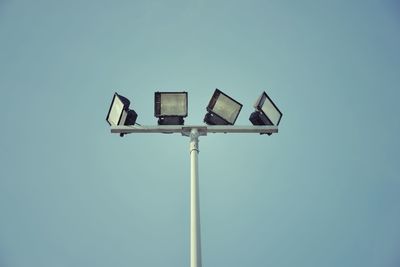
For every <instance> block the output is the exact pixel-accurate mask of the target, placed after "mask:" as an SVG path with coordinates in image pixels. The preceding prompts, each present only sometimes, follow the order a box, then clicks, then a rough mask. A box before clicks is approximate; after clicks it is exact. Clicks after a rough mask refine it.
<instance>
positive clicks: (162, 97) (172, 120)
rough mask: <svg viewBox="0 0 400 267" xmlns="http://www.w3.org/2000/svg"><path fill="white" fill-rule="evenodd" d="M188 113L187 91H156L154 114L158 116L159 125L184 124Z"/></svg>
mask: <svg viewBox="0 0 400 267" xmlns="http://www.w3.org/2000/svg"><path fill="white" fill-rule="evenodd" d="M187 114H188V94H187V92H155V93H154V116H155V117H157V118H158V125H183V124H184V119H183V118H185V117H187Z"/></svg>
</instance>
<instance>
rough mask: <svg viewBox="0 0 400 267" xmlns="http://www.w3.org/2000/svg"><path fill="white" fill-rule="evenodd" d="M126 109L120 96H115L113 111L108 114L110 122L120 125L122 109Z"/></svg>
mask: <svg viewBox="0 0 400 267" xmlns="http://www.w3.org/2000/svg"><path fill="white" fill-rule="evenodd" d="M123 109H124V104H123V103H122V101H121V100H120V99H119V97H118V96H115V97H114V101H113V103H112V106H111V111H110V114H109V116H108V122H109V123H110V124H111V125H118V121H119V119H120V117H121V113H122V110H123Z"/></svg>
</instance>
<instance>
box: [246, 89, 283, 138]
mask: <svg viewBox="0 0 400 267" xmlns="http://www.w3.org/2000/svg"><path fill="white" fill-rule="evenodd" d="M254 108H255V109H256V111H254V112H253V113H251V115H250V118H249V120H250V121H251V123H253V125H274V126H278V125H279V123H280V121H281V118H282V112H281V111H280V110H279V109H278V107H277V106H276V105H275V103H274V102H273V101H272V100H271V98H270V97H269V96H268V95H267V93H266V92H265V91H264V92H263V93H262V94H261V96H260V97H259V98H258V99H257V101H256V103H255V104H254ZM268 135H271V134H268Z"/></svg>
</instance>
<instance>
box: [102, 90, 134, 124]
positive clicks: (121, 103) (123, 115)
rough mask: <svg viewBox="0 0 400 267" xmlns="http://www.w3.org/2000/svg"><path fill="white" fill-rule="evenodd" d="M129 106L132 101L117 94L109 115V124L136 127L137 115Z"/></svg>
mask: <svg viewBox="0 0 400 267" xmlns="http://www.w3.org/2000/svg"><path fill="white" fill-rule="evenodd" d="M129 104H130V101H129V100H128V99H127V98H126V97H123V96H122V95H119V94H117V93H115V94H114V97H113V99H112V102H111V105H110V109H109V111H108V114H107V118H106V120H107V122H108V123H109V124H110V125H111V126H116V125H134V124H135V122H136V119H137V113H136V112H135V111H134V110H130V109H129Z"/></svg>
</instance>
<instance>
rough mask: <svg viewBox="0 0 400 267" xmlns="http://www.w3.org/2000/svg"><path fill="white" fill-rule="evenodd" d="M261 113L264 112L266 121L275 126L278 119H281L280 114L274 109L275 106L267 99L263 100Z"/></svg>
mask: <svg viewBox="0 0 400 267" xmlns="http://www.w3.org/2000/svg"><path fill="white" fill-rule="evenodd" d="M261 109H262V111H264V113H265V115H267V117H268V119H269V120H270V121H271V122H272V123H273V124H274V125H277V123H278V122H279V119H280V118H281V116H282V115H281V113H280V112H279V111H278V110H277V109H276V108H275V106H274V105H273V104H272V103H271V101H269V99H268V98H265V102H264V104H263V106H262V108H261Z"/></svg>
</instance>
